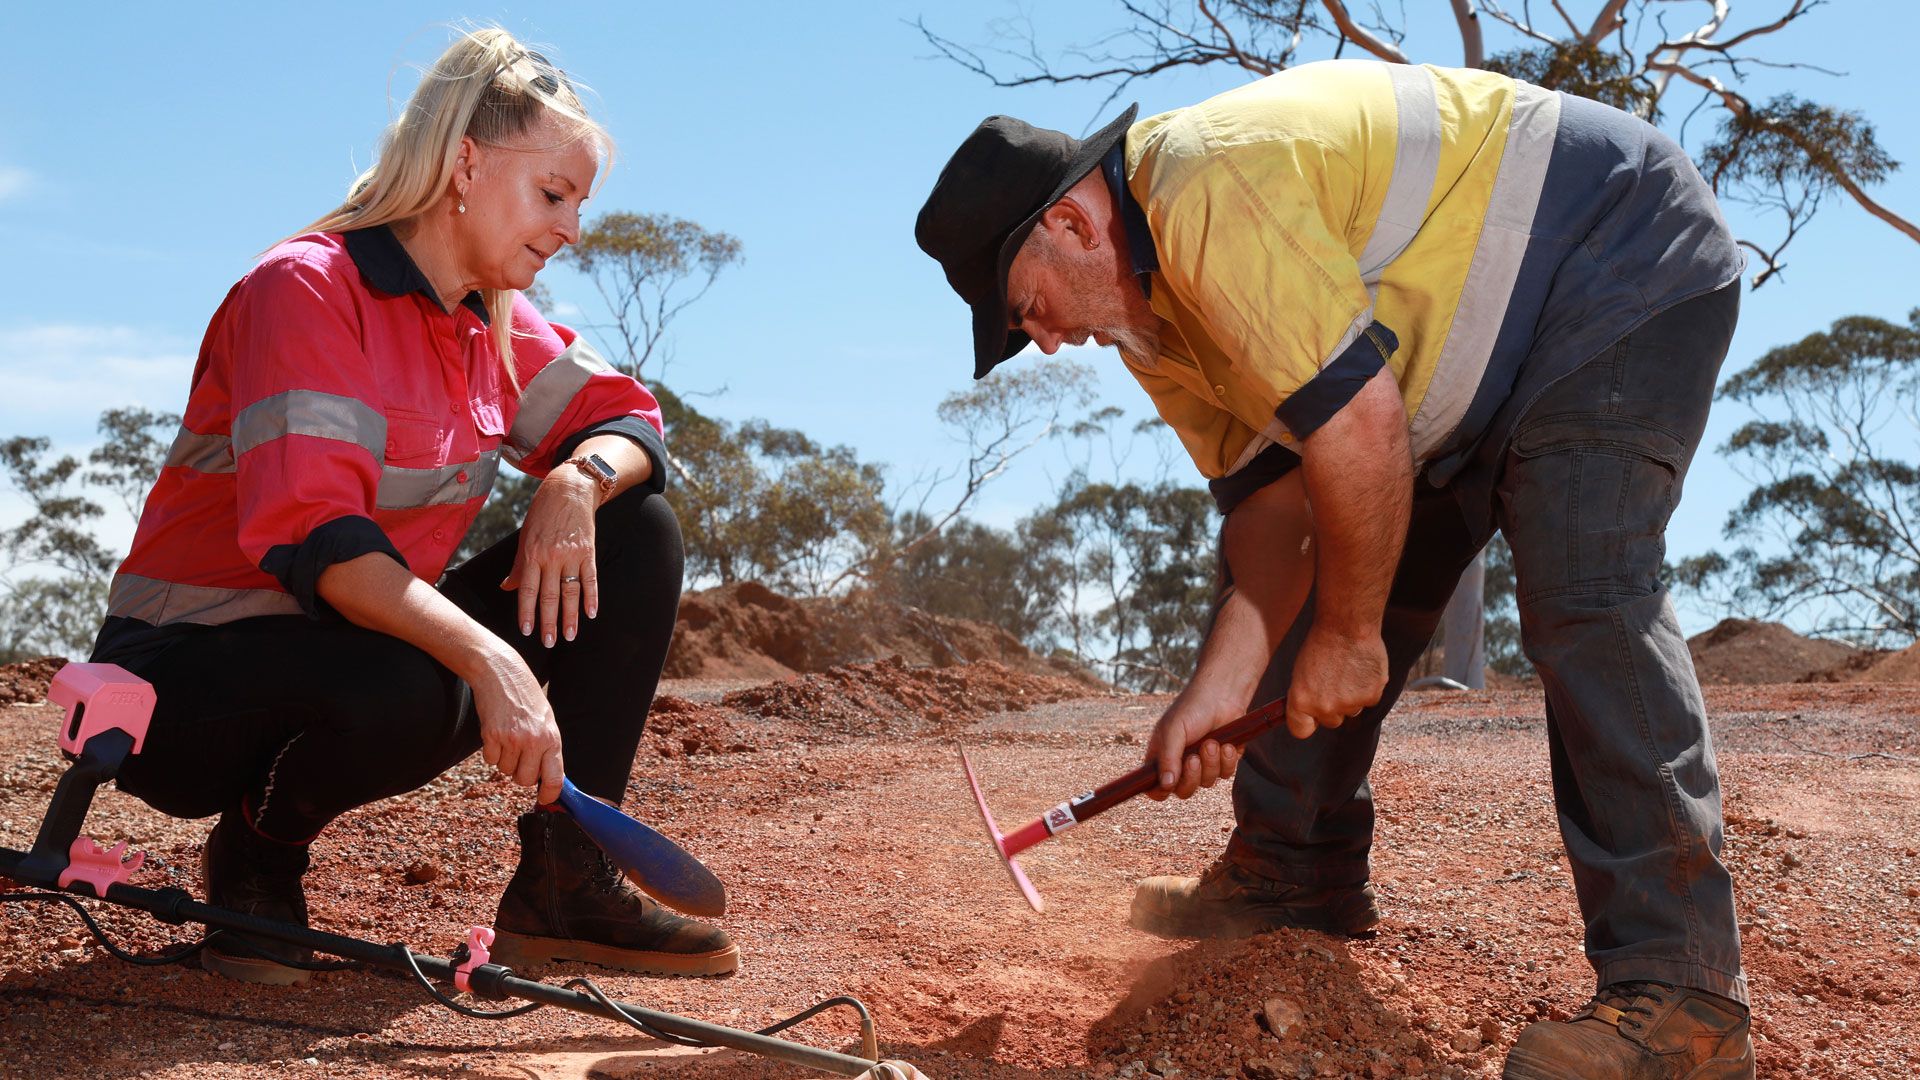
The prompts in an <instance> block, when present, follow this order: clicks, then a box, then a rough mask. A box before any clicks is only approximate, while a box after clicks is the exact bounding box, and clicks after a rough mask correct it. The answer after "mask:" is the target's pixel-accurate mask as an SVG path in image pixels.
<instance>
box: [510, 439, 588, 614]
mask: <svg viewBox="0 0 1920 1080" xmlns="http://www.w3.org/2000/svg"><path fill="white" fill-rule="evenodd" d="M599 507H600V487H599V485H598V484H596V483H595V482H594V481H593V479H592V478H591V477H589V476H587V474H585V473H583V472H581V471H580V470H578V469H576V468H574V467H573V466H571V465H563V466H561V467H559V468H556V469H554V470H553V471H552V472H551V473H549V474H547V478H546V479H545V480H542V481H541V482H540V487H539V488H538V489H537V490H535V491H534V493H533V505H532V506H530V507H528V509H527V520H526V521H525V522H524V523H523V524H522V525H521V526H520V550H519V551H518V552H517V553H516V554H515V555H514V560H513V572H512V573H510V574H508V575H507V579H506V580H505V581H503V582H501V583H500V587H501V588H502V589H517V590H519V593H520V633H521V634H522V635H523V636H524V635H526V634H531V633H533V630H534V616H535V614H536V613H537V614H538V615H539V620H540V636H541V641H542V642H543V643H544V644H545V645H546V647H547V648H549V649H551V648H553V643H554V641H555V640H556V636H557V635H560V634H564V635H566V639H567V640H568V641H572V640H573V638H574V635H575V634H577V633H579V631H580V612H581V610H582V609H583V608H584V609H585V611H586V614H587V618H589V619H591V618H594V617H595V616H597V615H599V614H600V582H599V577H598V573H597V571H596V570H595V568H594V563H593V513H594V511H595V510H597V509H599Z"/></svg>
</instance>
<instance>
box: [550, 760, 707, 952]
mask: <svg viewBox="0 0 1920 1080" xmlns="http://www.w3.org/2000/svg"><path fill="white" fill-rule="evenodd" d="M560 808H561V809H562V810H564V811H566V813H567V814H568V815H569V816H571V817H572V818H573V820H574V821H575V822H578V823H579V825H580V831H581V832H584V833H586V834H587V838H588V839H590V840H592V841H593V842H594V843H595V844H597V845H599V847H600V850H601V851H604V852H606V853H607V858H609V859H612V860H613V863H614V865H615V866H618V867H619V868H620V869H621V871H622V872H623V873H625V874H626V875H627V880H628V881H631V882H633V883H634V885H635V886H637V887H638V888H639V889H640V891H641V892H644V893H646V894H647V895H648V896H651V897H653V898H654V899H655V900H658V901H660V902H661V903H663V904H665V905H667V906H668V907H670V908H673V909H674V910H675V911H684V912H686V913H687V914H689V915H701V916H706V917H709V918H711V917H715V916H719V915H724V914H726V911H727V887H726V886H725V885H722V884H721V883H720V879H719V878H717V877H714V876H713V871H711V870H709V869H707V868H706V867H705V866H703V865H701V863H700V860H699V859H696V858H694V857H693V856H692V855H689V854H687V851H686V849H685V848H682V847H681V846H680V845H679V844H676V843H674V842H673V841H671V840H669V839H667V838H666V837H664V836H662V835H660V834H659V833H657V832H655V831H654V830H652V829H650V828H648V827H647V826H645V825H642V824H641V823H639V822H638V821H635V820H634V819H632V818H630V817H628V816H627V815H625V814H623V813H621V812H620V811H619V810H617V809H615V808H614V807H611V806H608V805H607V804H606V803H603V802H601V801H600V800H599V799H596V798H594V797H593V796H591V795H588V794H587V793H586V792H584V791H581V790H580V789H579V788H577V787H574V786H573V781H571V780H567V779H565V778H562V779H561V781H560Z"/></svg>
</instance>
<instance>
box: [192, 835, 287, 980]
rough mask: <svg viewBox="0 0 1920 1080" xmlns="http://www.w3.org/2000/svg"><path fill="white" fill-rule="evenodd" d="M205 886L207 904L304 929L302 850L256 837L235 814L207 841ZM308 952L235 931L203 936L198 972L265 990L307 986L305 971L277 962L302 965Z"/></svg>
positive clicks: (203, 868)
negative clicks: (266, 987)
mask: <svg viewBox="0 0 1920 1080" xmlns="http://www.w3.org/2000/svg"><path fill="white" fill-rule="evenodd" d="M200 868H201V873H202V874H204V875H205V877H206V882H207V903H209V904H212V905H213V906H214V907H222V908H226V909H227V910H229V911H237V912H240V913H241V914H244V915H256V916H259V917H260V918H262V919H272V920H274V921H276V922H283V923H291V924H293V925H294V926H300V927H304V926H306V925H307V893H306V890H305V889H304V888H303V887H302V886H301V884H300V879H301V877H302V876H303V875H304V874H306V872H307V845H305V844H283V843H281V842H279V841H277V840H270V839H268V838H267V837H264V836H261V835H260V834H259V833H257V832H255V831H254V830H253V827H252V826H251V825H248V824H247V822H246V819H245V818H244V817H243V816H242V814H241V812H240V811H237V810H236V811H234V812H231V813H228V814H223V815H221V817H220V821H219V823H218V824H216V825H215V826H214V827H213V832H212V833H210V834H209V835H208V836H207V845H206V848H205V849H204V851H203V852H202V853H201V857H200ZM312 960H313V952H312V950H310V949H303V948H301V947H299V946H297V945H288V944H286V943H285V942H280V941H275V940H273V939H272V938H264V937H259V936H257V935H254V934H242V933H239V932H238V931H234V930H217V931H215V932H213V933H211V934H209V935H207V944H206V946H205V947H204V948H202V949H201V950H200V966H201V967H203V968H205V969H206V970H208V971H211V972H213V973H214V974H216V975H225V976H226V977H227V978H229V979H238V980H240V981H241V982H250V983H266V984H267V985H269V986H294V985H297V984H299V983H304V982H306V981H307V979H308V977H309V975H310V974H311V973H310V972H308V971H305V970H302V969H300V968H297V967H288V966H287V965H286V964H285V963H281V962H280V961H290V962H292V963H295V964H305V963H309V962H311V961H312Z"/></svg>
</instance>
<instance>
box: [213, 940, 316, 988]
mask: <svg viewBox="0 0 1920 1080" xmlns="http://www.w3.org/2000/svg"><path fill="white" fill-rule="evenodd" d="M200 966H201V967H202V968H203V969H205V970H207V971H211V972H213V973H214V974H215V975H220V976H223V977H225V978H228V979H232V980H234V981H236V982H244V983H258V984H260V985H262V986H304V985H306V982H307V980H308V979H311V978H312V977H313V972H311V971H307V970H305V969H304V968H296V967H288V966H287V965H285V964H277V963H275V962H273V961H272V960H266V959H263V958H261V957H258V956H234V955H232V954H230V953H222V952H215V951H214V950H212V949H201V950H200Z"/></svg>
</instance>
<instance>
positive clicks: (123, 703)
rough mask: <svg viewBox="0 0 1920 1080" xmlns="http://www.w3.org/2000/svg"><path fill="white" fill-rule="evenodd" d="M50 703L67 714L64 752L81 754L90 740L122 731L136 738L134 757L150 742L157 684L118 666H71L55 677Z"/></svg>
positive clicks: (62, 738)
mask: <svg viewBox="0 0 1920 1080" xmlns="http://www.w3.org/2000/svg"><path fill="white" fill-rule="evenodd" d="M47 699H48V700H50V701H52V702H53V703H54V704H55V705H59V706H61V707H62V708H64V709H66V710H67V718H66V721H65V722H64V723H62V724H61V725H60V749H62V750H65V751H67V752H69V753H73V754H78V753H79V752H80V750H81V748H82V747H84V746H86V745H87V740H88V739H91V738H93V737H94V736H95V735H98V734H100V733H101V732H103V731H112V730H114V729H116V728H118V729H119V730H121V731H124V732H126V733H127V734H128V735H131V736H133V753H136V754H137V753H139V752H140V747H141V745H142V744H143V743H145V742H146V741H147V722H148V721H149V720H151V719H152V718H153V703H154V696H153V684H152V683H149V682H148V681H147V680H145V679H142V678H141V677H140V676H138V675H135V674H134V673H133V672H131V671H128V670H127V669H126V668H123V667H121V666H119V665H118V664H68V665H67V666H65V667H63V668H61V669H60V670H59V672H57V673H56V674H55V675H54V677H53V685H52V686H49V687H48V688H47Z"/></svg>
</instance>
